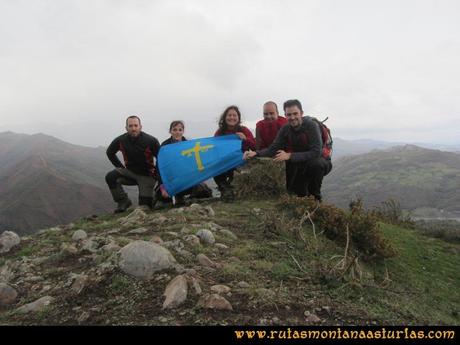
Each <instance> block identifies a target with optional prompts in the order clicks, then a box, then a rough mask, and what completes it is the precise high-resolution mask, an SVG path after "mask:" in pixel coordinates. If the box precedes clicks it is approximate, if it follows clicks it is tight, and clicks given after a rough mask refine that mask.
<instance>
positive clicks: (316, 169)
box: [244, 99, 332, 201]
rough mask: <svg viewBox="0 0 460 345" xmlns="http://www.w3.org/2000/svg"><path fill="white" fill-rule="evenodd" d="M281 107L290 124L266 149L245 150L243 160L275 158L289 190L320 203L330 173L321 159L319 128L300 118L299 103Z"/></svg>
mask: <svg viewBox="0 0 460 345" xmlns="http://www.w3.org/2000/svg"><path fill="white" fill-rule="evenodd" d="M283 108H284V112H285V116H286V118H287V120H288V124H289V125H288V126H284V127H282V128H281V129H280V131H279V132H278V135H277V136H276V138H275V141H274V142H273V143H272V144H271V145H270V146H269V147H268V148H266V149H264V150H259V151H247V152H245V154H244V158H245V159H249V158H252V157H255V156H259V157H274V161H275V162H283V161H285V162H286V187H287V189H288V191H289V192H292V193H295V194H296V195H297V196H300V197H303V196H308V195H313V196H314V197H315V198H316V199H317V200H319V201H321V185H322V182H323V177H324V176H325V175H327V174H328V173H329V172H330V171H331V169H332V163H331V161H330V160H327V159H325V158H323V157H322V154H321V153H322V146H323V142H322V139H321V133H320V128H319V126H318V124H317V123H316V122H314V121H313V120H311V119H310V118H309V117H303V110H302V104H301V103H300V102H299V101H298V100H296V99H294V100H289V101H286V102H285V103H284V106H283Z"/></svg>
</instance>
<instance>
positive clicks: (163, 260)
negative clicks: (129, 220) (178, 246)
mask: <svg viewBox="0 0 460 345" xmlns="http://www.w3.org/2000/svg"><path fill="white" fill-rule="evenodd" d="M175 263H176V259H175V258H174V257H173V256H172V254H171V253H170V252H169V250H167V249H166V248H164V247H162V246H160V245H158V244H156V243H152V242H146V241H134V242H131V243H129V244H128V245H126V246H124V247H123V248H122V249H121V250H120V258H119V261H118V266H119V267H120V269H121V270H122V271H123V272H125V273H126V274H129V275H132V276H134V277H136V278H140V279H150V278H151V277H152V276H153V274H154V273H155V272H158V271H161V270H164V269H169V268H173V267H174V265H175Z"/></svg>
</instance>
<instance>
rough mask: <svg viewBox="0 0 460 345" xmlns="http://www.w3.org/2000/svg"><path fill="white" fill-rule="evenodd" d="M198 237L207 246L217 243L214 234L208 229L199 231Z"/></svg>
mask: <svg viewBox="0 0 460 345" xmlns="http://www.w3.org/2000/svg"><path fill="white" fill-rule="evenodd" d="M196 236H198V237H199V238H200V240H201V242H203V243H206V244H214V243H215V242H216V239H215V237H214V234H213V233H212V232H211V231H210V230H208V229H201V230H199V231H198V232H197V233H196Z"/></svg>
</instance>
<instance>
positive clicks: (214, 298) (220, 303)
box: [197, 293, 233, 310]
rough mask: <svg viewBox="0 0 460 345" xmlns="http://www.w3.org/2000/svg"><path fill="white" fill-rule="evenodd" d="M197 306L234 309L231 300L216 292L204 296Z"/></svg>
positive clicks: (212, 308)
mask: <svg viewBox="0 0 460 345" xmlns="http://www.w3.org/2000/svg"><path fill="white" fill-rule="evenodd" d="M197 306H198V307H201V308H204V309H211V310H233V307H232V305H231V304H230V302H229V301H227V300H226V299H225V298H224V297H222V296H220V295H218V294H215V293H214V294H206V295H204V296H202V297H201V298H200V299H199V301H198V304H197Z"/></svg>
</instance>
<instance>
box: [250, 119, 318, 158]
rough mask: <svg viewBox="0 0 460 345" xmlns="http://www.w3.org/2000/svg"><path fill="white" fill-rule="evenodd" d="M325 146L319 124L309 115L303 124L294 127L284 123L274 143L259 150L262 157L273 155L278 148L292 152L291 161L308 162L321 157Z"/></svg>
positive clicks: (258, 152)
mask: <svg viewBox="0 0 460 345" xmlns="http://www.w3.org/2000/svg"><path fill="white" fill-rule="evenodd" d="M322 147H323V140H322V139H321V132H320V129H319V126H318V124H316V123H315V122H314V121H313V120H311V119H310V118H309V117H306V116H305V117H303V119H302V125H301V126H300V127H299V128H296V129H294V128H293V127H292V126H291V125H289V124H286V125H284V126H283V127H282V128H281V129H280V130H279V132H278V135H277V136H276V138H275V140H274V141H273V143H272V144H271V145H270V146H269V147H267V148H266V149H264V150H260V151H257V155H258V156H260V157H273V156H274V155H275V154H276V152H277V151H278V150H284V151H286V152H292V154H291V159H290V160H291V162H306V161H309V160H311V159H315V158H319V157H320V156H321V151H322Z"/></svg>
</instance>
